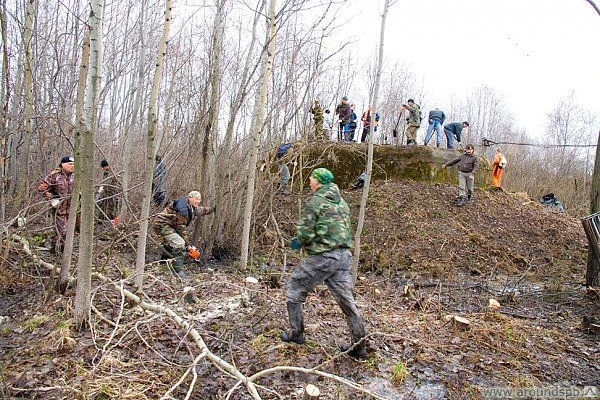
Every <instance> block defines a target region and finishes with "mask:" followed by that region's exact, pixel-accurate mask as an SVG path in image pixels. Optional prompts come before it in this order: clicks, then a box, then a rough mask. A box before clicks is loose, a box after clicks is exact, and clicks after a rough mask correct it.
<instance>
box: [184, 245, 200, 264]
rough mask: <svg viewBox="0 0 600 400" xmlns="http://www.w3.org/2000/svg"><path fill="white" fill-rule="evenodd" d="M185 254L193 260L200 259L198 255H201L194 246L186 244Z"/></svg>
mask: <svg viewBox="0 0 600 400" xmlns="http://www.w3.org/2000/svg"><path fill="white" fill-rule="evenodd" d="M187 255H188V256H190V258H191V259H192V260H194V261H200V257H202V253H201V252H200V250H199V249H198V248H197V247H196V246H188V247H187Z"/></svg>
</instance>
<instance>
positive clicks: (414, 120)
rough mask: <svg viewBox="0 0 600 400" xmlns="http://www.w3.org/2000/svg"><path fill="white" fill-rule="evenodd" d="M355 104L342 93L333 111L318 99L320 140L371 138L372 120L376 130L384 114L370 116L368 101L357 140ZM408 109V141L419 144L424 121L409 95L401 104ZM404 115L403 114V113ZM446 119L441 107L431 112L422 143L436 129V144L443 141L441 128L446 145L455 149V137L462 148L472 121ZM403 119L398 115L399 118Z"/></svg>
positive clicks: (316, 113) (314, 109)
mask: <svg viewBox="0 0 600 400" xmlns="http://www.w3.org/2000/svg"><path fill="white" fill-rule="evenodd" d="M355 109H356V105H355V104H352V103H350V101H349V100H348V97H347V96H343V97H342V99H341V101H340V103H339V104H338V105H337V106H336V108H335V112H334V113H333V114H332V113H331V111H330V110H329V109H325V111H323V108H322V106H321V103H320V101H319V100H315V102H314V103H313V106H312V107H311V109H310V112H311V113H312V114H313V115H314V122H315V132H316V135H315V136H316V138H317V139H318V140H336V139H337V141H338V142H354V141H357V142H358V141H360V142H361V143H363V142H366V141H367V140H368V137H369V134H370V133H371V123H372V124H373V131H374V132H375V131H377V127H378V125H379V122H380V120H381V115H380V114H379V113H375V115H374V116H371V113H372V109H373V108H372V106H371V105H369V106H368V108H367V110H365V111H364V112H363V114H362V117H361V118H360V121H362V124H363V129H362V134H361V136H360V140H359V139H358V137H357V138H356V140H355V134H356V129H357V127H358V116H357V114H356V112H355ZM403 111H408V116H407V117H406V131H405V135H406V144H407V145H409V146H410V145H416V144H417V131H418V129H419V127H420V126H421V123H422V119H423V118H422V112H421V108H420V106H419V105H418V104H417V103H415V101H414V99H408V101H407V102H406V104H403V105H402V106H401V107H400V112H401V113H402V112H403ZM401 115H402V114H401ZM445 120H446V114H444V112H443V111H442V110H440V109H439V108H434V109H433V110H431V111H430V112H429V118H428V122H429V125H428V128H427V133H426V134H425V140H424V143H423V145H425V146H427V145H428V144H429V141H430V140H431V138H432V136H433V133H434V132H435V133H436V147H440V146H441V144H442V128H443V133H444V135H445V137H446V148H448V149H454V148H455V141H456V143H457V145H458V146H459V147H460V148H462V144H461V143H462V138H463V137H464V134H465V131H466V130H467V129H468V128H469V122H468V121H463V122H451V123H448V124H446V125H444V122H445ZM399 121H400V119H398V122H399ZM397 125H398V124H396V127H395V128H394V129H393V135H394V137H397V136H398V131H397ZM334 132H337V138H334V137H333V133H334Z"/></svg>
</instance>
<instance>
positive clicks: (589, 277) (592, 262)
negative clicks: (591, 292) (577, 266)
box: [585, 131, 600, 286]
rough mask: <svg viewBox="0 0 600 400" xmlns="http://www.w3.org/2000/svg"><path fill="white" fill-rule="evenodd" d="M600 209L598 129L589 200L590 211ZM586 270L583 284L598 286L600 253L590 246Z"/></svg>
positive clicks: (599, 279) (599, 282)
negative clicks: (596, 252)
mask: <svg viewBox="0 0 600 400" xmlns="http://www.w3.org/2000/svg"><path fill="white" fill-rule="evenodd" d="M599 211H600V131H599V132H598V144H597V145H596V161H595V163H594V175H592V192H591V202H590V213H591V214H595V213H597V212H599ZM588 247H589V249H588V262H587V272H586V274H585V284H586V285H587V286H600V259H599V258H600V254H595V253H594V250H593V249H592V246H588Z"/></svg>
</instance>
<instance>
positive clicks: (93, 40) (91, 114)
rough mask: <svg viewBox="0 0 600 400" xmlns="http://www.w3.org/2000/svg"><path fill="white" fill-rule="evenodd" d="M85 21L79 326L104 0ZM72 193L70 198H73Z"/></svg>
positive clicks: (88, 260)
mask: <svg viewBox="0 0 600 400" xmlns="http://www.w3.org/2000/svg"><path fill="white" fill-rule="evenodd" d="M90 6H91V9H90V16H89V21H88V25H89V27H90V62H89V73H88V84H87V88H86V95H85V106H84V112H83V115H82V119H81V124H80V129H81V156H80V159H79V160H76V163H79V164H80V170H79V171H80V172H79V175H75V179H76V180H78V181H79V182H80V185H79V186H80V188H81V225H80V237H79V258H78V261H77V293H76V295H75V313H74V318H73V319H74V323H75V325H76V326H81V325H82V324H83V322H84V321H85V320H87V318H88V315H89V313H90V309H91V305H92V304H91V297H90V292H91V288H92V257H93V249H94V208H95V204H94V179H93V171H94V166H93V164H94V131H95V130H96V129H97V128H96V126H97V124H96V117H97V116H98V98H99V95H100V83H101V80H102V19H103V15H104V0H92V1H91V4H90ZM77 197H78V193H73V197H72V199H71V202H77Z"/></svg>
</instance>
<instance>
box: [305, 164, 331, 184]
mask: <svg viewBox="0 0 600 400" xmlns="http://www.w3.org/2000/svg"><path fill="white" fill-rule="evenodd" d="M310 176H312V177H313V178H315V179H316V180H317V181H319V183H320V184H322V185H324V184H326V183H329V182H333V174H332V173H331V171H330V170H328V169H327V168H317V169H315V170H313V172H311V174H310Z"/></svg>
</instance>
